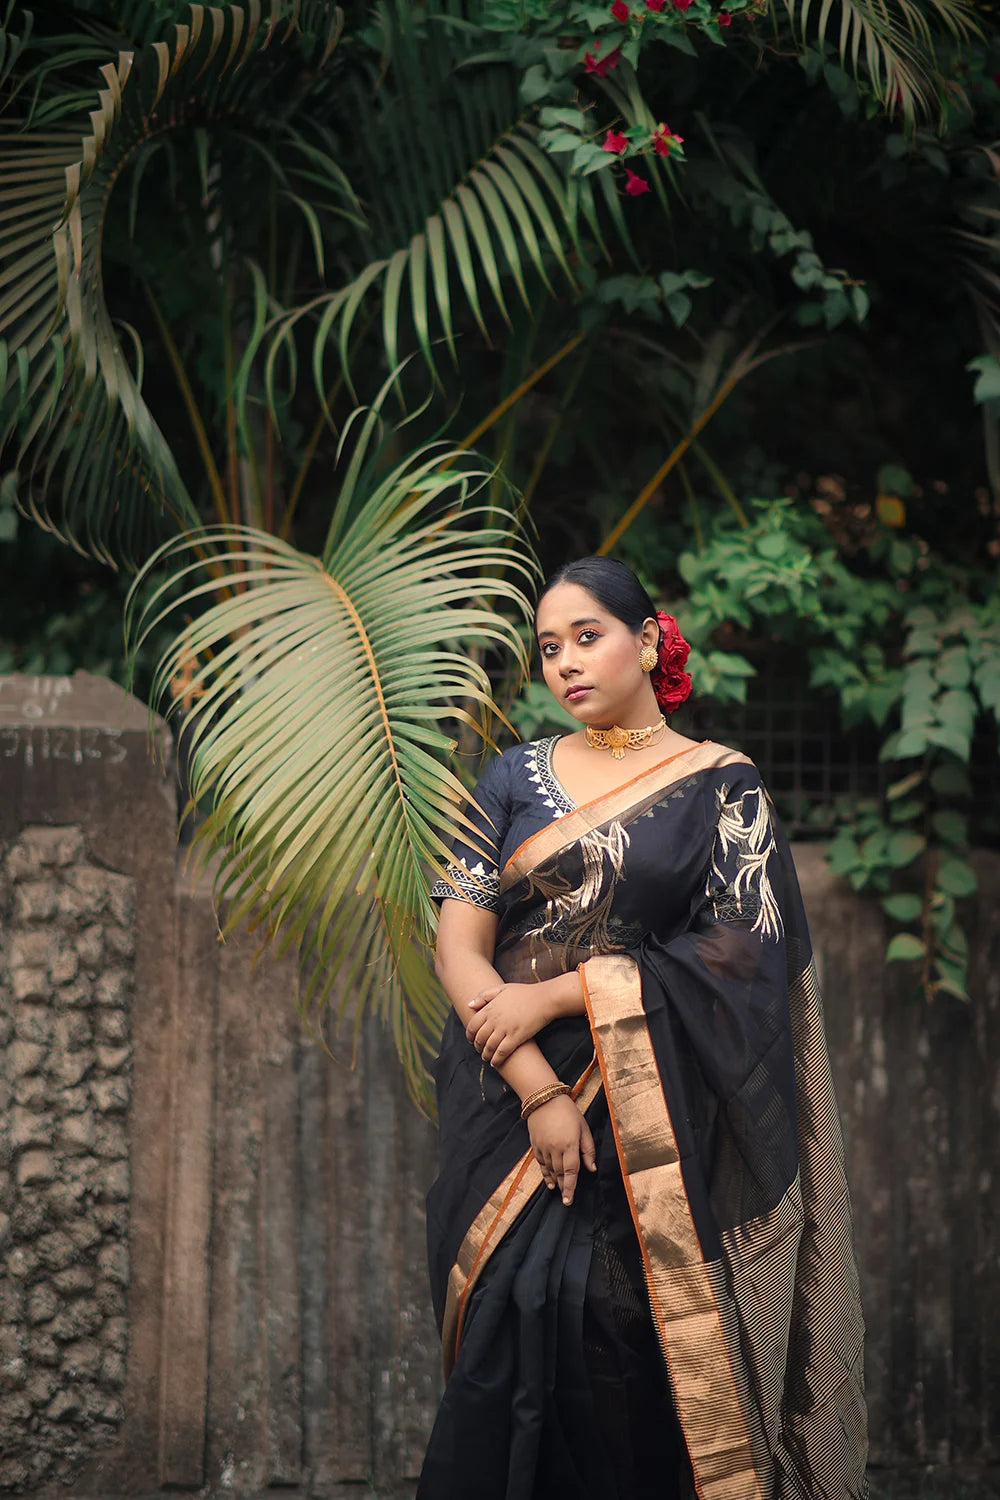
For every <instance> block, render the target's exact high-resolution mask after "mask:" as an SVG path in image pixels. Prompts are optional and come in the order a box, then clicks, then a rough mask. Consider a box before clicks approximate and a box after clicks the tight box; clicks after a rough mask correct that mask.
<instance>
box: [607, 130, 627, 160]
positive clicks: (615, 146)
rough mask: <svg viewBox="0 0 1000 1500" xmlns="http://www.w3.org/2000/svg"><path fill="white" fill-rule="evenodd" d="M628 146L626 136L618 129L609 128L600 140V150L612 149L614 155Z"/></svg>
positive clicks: (617, 154)
mask: <svg viewBox="0 0 1000 1500" xmlns="http://www.w3.org/2000/svg"><path fill="white" fill-rule="evenodd" d="M627 146H628V136H627V135H623V134H622V132H621V131H620V130H609V131H608V133H607V135H606V136H605V137H604V139H603V141H602V142H601V150H602V151H613V152H614V153H615V155H616V156H621V154H622V152H623V151H624V150H625V148H626V147H627Z"/></svg>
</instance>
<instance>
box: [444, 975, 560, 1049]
mask: <svg viewBox="0 0 1000 1500" xmlns="http://www.w3.org/2000/svg"><path fill="white" fill-rule="evenodd" d="M544 991H545V985H544V984H504V985H500V986H498V987H497V988H495V989H485V990H480V991H479V994H478V995H476V997H475V999H473V1000H470V1001H469V1008H470V1010H472V1012H473V1016H472V1020H471V1021H470V1022H469V1024H468V1026H467V1027H466V1028H465V1034H466V1036H467V1037H468V1039H469V1041H470V1042H471V1043H472V1045H473V1046H474V1047H475V1049H476V1051H477V1052H478V1053H479V1054H480V1055H481V1057H482V1059H483V1062H488V1063H491V1064H492V1066H493V1067H494V1068H500V1067H502V1066H503V1064H504V1063H505V1062H506V1061H507V1059H508V1058H509V1057H510V1055H511V1053H513V1052H516V1051H517V1049H518V1047H520V1045H521V1043H522V1042H529V1041H530V1040H531V1038H532V1037H533V1036H536V1035H537V1033H538V1032H539V1031H541V1029H542V1027H543V1026H547V1025H548V1023H549V1021H550V1020H551V1019H552V1017H551V1016H550V1015H549V1014H548V1008H547V1006H546V1004H545V995H544Z"/></svg>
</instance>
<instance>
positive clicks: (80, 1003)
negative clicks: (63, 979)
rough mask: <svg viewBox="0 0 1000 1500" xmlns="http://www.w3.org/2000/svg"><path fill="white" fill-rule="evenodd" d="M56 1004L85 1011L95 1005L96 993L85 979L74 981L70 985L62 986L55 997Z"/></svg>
mask: <svg viewBox="0 0 1000 1500" xmlns="http://www.w3.org/2000/svg"><path fill="white" fill-rule="evenodd" d="M53 999H54V1000H55V1003H56V1004H57V1005H60V1006H66V1007H67V1008H68V1009H76V1010H85V1009H86V1008H87V1006H89V1005H93V1003H94V991H93V989H92V988H91V986H90V984H89V983H88V981H87V980H85V979H74V980H73V981H72V983H70V984H61V985H59V987H58V988H57V989H56V991H55V994H54V995H53Z"/></svg>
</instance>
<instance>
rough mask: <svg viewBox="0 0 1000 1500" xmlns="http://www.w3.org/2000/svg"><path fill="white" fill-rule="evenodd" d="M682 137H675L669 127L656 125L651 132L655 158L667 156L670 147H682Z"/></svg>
mask: <svg viewBox="0 0 1000 1500" xmlns="http://www.w3.org/2000/svg"><path fill="white" fill-rule="evenodd" d="M683 144H684V137H683V136H682V135H675V134H674V132H673V131H672V130H671V129H670V127H669V125H657V127H656V129H655V130H654V131H653V150H654V151H655V152H656V154H657V156H669V155H670V148H671V146H683Z"/></svg>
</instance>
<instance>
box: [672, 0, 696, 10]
mask: <svg viewBox="0 0 1000 1500" xmlns="http://www.w3.org/2000/svg"><path fill="white" fill-rule="evenodd" d="M691 4H692V0H674V10H690V9H691Z"/></svg>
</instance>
